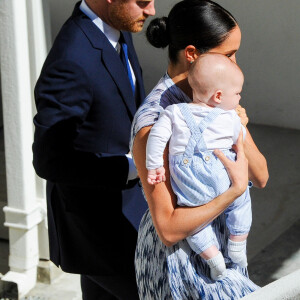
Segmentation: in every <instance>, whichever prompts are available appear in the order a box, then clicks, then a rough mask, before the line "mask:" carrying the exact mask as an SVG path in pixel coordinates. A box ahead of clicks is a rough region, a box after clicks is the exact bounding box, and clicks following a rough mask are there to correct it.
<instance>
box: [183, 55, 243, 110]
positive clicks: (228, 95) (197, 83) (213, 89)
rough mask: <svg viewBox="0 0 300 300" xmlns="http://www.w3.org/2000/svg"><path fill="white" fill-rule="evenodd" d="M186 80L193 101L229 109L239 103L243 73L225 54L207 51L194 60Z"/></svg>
mask: <svg viewBox="0 0 300 300" xmlns="http://www.w3.org/2000/svg"><path fill="white" fill-rule="evenodd" d="M188 81H189V84H190V86H191V88H192V89H193V102H194V103H204V104H206V105H209V106H213V107H219V108H222V109H225V110H229V109H235V108H236V106H237V105H238V104H239V101H240V99H241V96H240V92H241V91H242V87H243V83H244V75H243V73H242V71H241V69H240V68H239V67H238V65H237V64H236V63H234V62H233V61H231V60H230V59H229V58H228V57H227V56H225V55H222V54H216V53H207V54H203V55H201V56H199V57H198V58H197V59H196V60H195V62H194V63H193V65H192V66H191V68H190V70H189V75H188Z"/></svg>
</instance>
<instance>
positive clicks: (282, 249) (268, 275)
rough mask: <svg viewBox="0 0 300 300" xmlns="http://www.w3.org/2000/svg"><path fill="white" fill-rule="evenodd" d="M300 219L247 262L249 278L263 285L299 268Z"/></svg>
mask: <svg viewBox="0 0 300 300" xmlns="http://www.w3.org/2000/svg"><path fill="white" fill-rule="evenodd" d="M299 233H300V219H299V220H298V221H297V222H296V223H295V224H294V225H293V226H292V227H291V228H289V229H288V230H287V231H286V232H284V233H283V234H282V235H280V236H279V237H278V238H277V239H276V240H275V241H274V242H272V243H271V244H270V245H269V246H267V247H266V248H265V249H263V250H262V251H261V252H260V253H259V254H258V255H257V256H256V257H255V258H254V259H252V260H251V261H250V263H249V267H248V271H249V276H250V278H251V280H253V281H254V282H255V283H256V284H258V285H259V286H265V285H267V284H269V283H271V282H273V281H275V280H277V279H279V278H281V277H283V276H285V275H287V274H290V273H292V272H293V271H295V270H296V269H300V239H299Z"/></svg>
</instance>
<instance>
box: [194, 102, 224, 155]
mask: <svg viewBox="0 0 300 300" xmlns="http://www.w3.org/2000/svg"><path fill="white" fill-rule="evenodd" d="M222 111H223V109H221V108H217V107H215V108H213V109H212V110H211V111H210V112H209V113H208V114H207V115H206V116H205V117H204V118H203V119H202V120H201V121H200V123H199V124H198V129H199V132H200V138H199V140H198V142H197V147H198V150H199V151H201V150H202V151H205V150H207V147H206V144H205V141H204V139H203V132H204V130H205V129H206V128H207V127H208V126H209V124H211V123H212V122H213V121H214V120H215V119H216V118H217V117H218V116H219V115H220V114H221V113H222Z"/></svg>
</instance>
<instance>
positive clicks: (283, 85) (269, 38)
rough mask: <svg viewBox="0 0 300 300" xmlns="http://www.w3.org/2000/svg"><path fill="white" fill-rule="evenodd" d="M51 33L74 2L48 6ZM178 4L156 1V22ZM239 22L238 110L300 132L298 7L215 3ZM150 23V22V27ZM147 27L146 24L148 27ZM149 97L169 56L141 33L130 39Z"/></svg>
mask: <svg viewBox="0 0 300 300" xmlns="http://www.w3.org/2000/svg"><path fill="white" fill-rule="evenodd" d="M50 1H51V3H50V5H51V13H52V33H53V35H56V33H57V31H58V29H59V27H60V26H61V24H62V23H63V21H64V19H66V18H67V16H68V15H69V14H70V13H71V11H72V8H73V4H74V3H75V2H76V1H75V0H50ZM176 2H178V1H174V0H160V1H159V0H156V3H155V4H156V10H157V16H162V15H166V14H167V13H168V11H169V10H170V8H171V7H172V6H173V5H174V4H175V3H176ZM216 2H218V3H219V4H221V5H223V6H224V7H225V8H226V9H228V10H229V11H230V12H231V13H232V14H233V15H234V16H235V17H236V19H237V20H238V22H239V24H240V27H241V30H242V34H243V36H242V46H241V49H240V51H239V52H238V63H239V65H240V66H241V68H242V69H243V71H244V73H245V85H244V91H243V93H242V105H244V106H245V107H246V109H247V112H248V115H249V117H250V121H251V122H252V123H257V124H266V125H273V126H280V127H287V128H295V129H300V122H299V121H298V112H300V101H299V100H300V99H299V98H300V96H299V93H298V91H297V88H298V85H299V84H298V81H299V80H300V59H299V55H298V51H299V50H300V18H298V16H300V1H299V0H286V1H282V0H243V1H236V0H216ZM148 22H149V21H148ZM147 24H148V23H146V25H147ZM134 40H135V44H136V49H137V52H138V55H139V58H140V62H141V65H142V67H143V71H144V80H145V86H146V90H147V92H149V91H150V90H151V88H152V87H153V86H154V85H155V83H156V82H157V81H158V79H159V78H160V77H161V76H162V74H163V73H164V72H165V70H166V66H167V53H166V51H162V50H159V49H155V48H153V47H152V46H150V45H149V44H148V43H147V41H146V39H145V37H144V33H139V34H135V36H134Z"/></svg>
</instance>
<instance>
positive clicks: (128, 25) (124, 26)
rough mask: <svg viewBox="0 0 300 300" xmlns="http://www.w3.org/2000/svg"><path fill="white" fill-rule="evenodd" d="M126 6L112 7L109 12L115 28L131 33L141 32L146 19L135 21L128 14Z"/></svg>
mask: <svg viewBox="0 0 300 300" xmlns="http://www.w3.org/2000/svg"><path fill="white" fill-rule="evenodd" d="M126 11H127V9H126V7H125V5H123V4H118V5H114V6H112V7H111V9H110V12H109V19H110V21H111V23H112V25H113V27H114V28H116V29H118V30H124V31H129V32H139V31H141V30H142V29H143V25H144V21H145V20H146V17H144V16H140V17H139V18H137V19H133V18H132V17H130V16H129V15H128V14H127V12H126Z"/></svg>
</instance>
